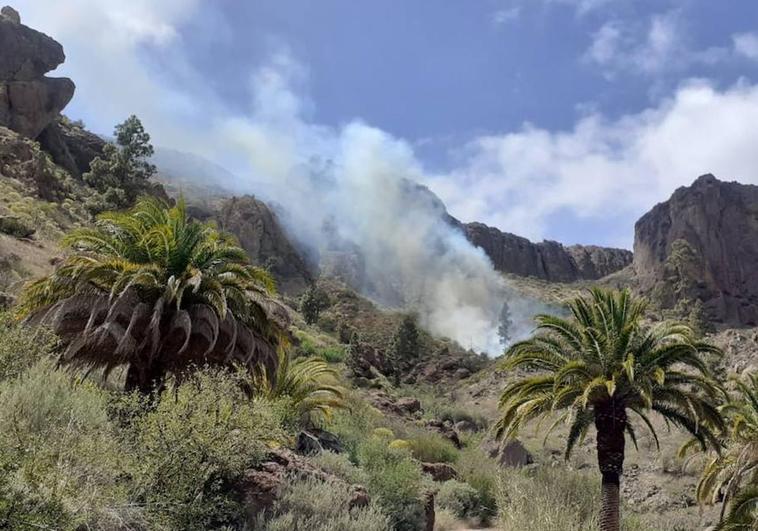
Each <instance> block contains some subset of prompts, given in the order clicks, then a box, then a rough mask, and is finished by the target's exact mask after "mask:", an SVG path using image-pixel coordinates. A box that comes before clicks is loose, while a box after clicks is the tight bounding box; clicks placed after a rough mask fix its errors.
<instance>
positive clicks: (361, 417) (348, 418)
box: [326, 392, 382, 463]
mask: <svg viewBox="0 0 758 531" xmlns="http://www.w3.org/2000/svg"><path fill="white" fill-rule="evenodd" d="M345 404H347V406H348V407H347V408H346V409H338V410H336V411H335V412H334V415H332V418H331V420H330V422H329V424H328V425H327V426H326V428H327V429H328V430H329V431H331V432H332V433H334V434H335V435H336V436H337V437H339V439H340V441H342V445H343V446H344V447H345V450H347V453H348V455H349V456H350V459H351V460H352V461H353V462H354V463H357V462H358V449H359V446H360V445H361V443H362V442H363V441H364V440H365V439H366V436H367V434H370V433H371V432H372V431H373V430H374V428H376V427H377V423H378V422H379V421H380V420H381V419H382V414H381V413H380V412H379V411H378V410H377V409H375V408H374V407H373V406H371V405H370V404H369V403H368V402H366V401H365V400H364V399H363V398H361V397H360V395H359V394H358V393H356V392H348V393H347V394H346V395H345Z"/></svg>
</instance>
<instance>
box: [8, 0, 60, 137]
mask: <svg viewBox="0 0 758 531" xmlns="http://www.w3.org/2000/svg"><path fill="white" fill-rule="evenodd" d="M0 50H2V54H0V125H2V126H5V127H8V128H10V129H12V130H14V131H16V132H18V133H21V134H22V135H24V136H27V137H29V138H36V137H37V136H38V135H39V134H40V133H41V132H42V130H43V129H45V127H47V125H48V124H49V123H50V122H51V121H52V120H54V119H55V118H56V117H57V116H58V114H59V113H60V111H61V110H62V109H63V108H64V107H65V106H66V105H67V104H68V102H69V101H71V98H72V97H73V95H74V90H75V86H74V83H73V81H71V80H70V79H68V78H49V77H45V74H46V73H47V72H49V71H51V70H54V69H55V68H56V67H57V66H58V65H60V64H61V63H63V61H64V60H65V59H66V56H65V54H64V53H63V47H62V46H61V45H60V44H59V43H58V42H56V41H55V40H54V39H52V38H51V37H48V36H47V35H45V34H44V33H41V32H39V31H36V30H33V29H31V28H29V27H27V26H24V25H23V24H21V17H20V16H19V14H18V12H16V11H15V10H14V9H12V8H10V7H8V6H6V7H5V8H3V10H2V12H0Z"/></svg>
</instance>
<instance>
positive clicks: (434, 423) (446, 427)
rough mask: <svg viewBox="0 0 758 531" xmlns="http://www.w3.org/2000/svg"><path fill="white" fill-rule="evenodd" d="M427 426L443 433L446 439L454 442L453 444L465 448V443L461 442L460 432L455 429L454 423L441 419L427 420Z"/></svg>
mask: <svg viewBox="0 0 758 531" xmlns="http://www.w3.org/2000/svg"><path fill="white" fill-rule="evenodd" d="M426 427H427V428H429V429H431V430H433V431H436V432H437V433H439V434H440V435H442V436H443V437H444V438H445V439H447V440H448V441H450V442H451V443H453V446H455V447H456V448H458V449H459V450H460V449H461V448H463V444H461V438H460V437H459V435H458V432H457V431H455V428H454V427H453V425H452V423H450V422H448V421H441V420H430V421H427V423H426Z"/></svg>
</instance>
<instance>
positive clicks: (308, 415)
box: [252, 351, 345, 424]
mask: <svg viewBox="0 0 758 531" xmlns="http://www.w3.org/2000/svg"><path fill="white" fill-rule="evenodd" d="M336 378H337V373H336V371H335V370H334V369H332V368H331V367H329V364H328V363H327V362H326V361H324V360H323V359H320V358H295V359H294V360H293V359H291V358H290V356H289V354H288V353H286V352H283V351H282V352H280V353H279V363H278V365H277V366H276V369H275V371H274V372H273V374H271V372H270V369H268V368H267V367H265V366H260V367H259V368H258V370H257V371H255V372H254V373H253V378H252V387H253V393H254V394H256V395H259V396H262V397H264V398H267V399H277V398H287V399H288V400H290V401H291V404H292V406H293V407H294V408H295V410H296V411H297V414H298V416H299V420H300V421H301V422H304V423H305V424H314V423H317V422H318V421H319V420H320V419H322V418H325V419H329V418H330V417H331V413H332V410H333V409H335V408H341V407H343V406H344V402H343V400H344V396H345V391H344V389H343V388H342V387H340V386H338V385H334V384H333V383H332V382H333V381H335V380H336Z"/></svg>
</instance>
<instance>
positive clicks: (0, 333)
mask: <svg viewBox="0 0 758 531" xmlns="http://www.w3.org/2000/svg"><path fill="white" fill-rule="evenodd" d="M57 343H58V340H57V337H56V336H55V334H53V333H52V332H51V331H49V330H47V329H46V328H30V327H27V326H23V325H20V324H18V323H17V322H16V321H15V320H14V319H13V317H12V316H11V315H10V314H8V313H0V382H2V381H3V380H8V379H11V378H15V377H17V376H19V375H20V374H21V373H23V372H24V371H25V370H27V369H29V368H30V367H32V366H33V365H34V364H35V363H37V362H38V361H39V360H41V359H42V358H45V357H50V356H51V353H52V351H53V349H54V348H55V346H56V344H57Z"/></svg>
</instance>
